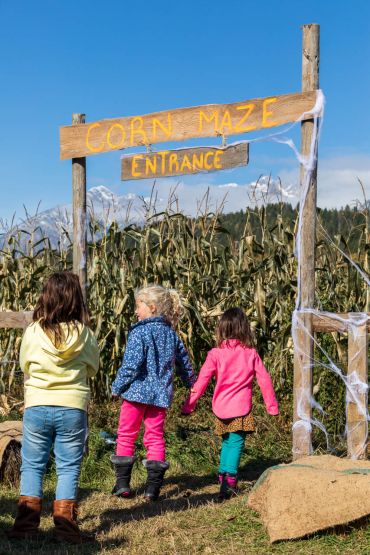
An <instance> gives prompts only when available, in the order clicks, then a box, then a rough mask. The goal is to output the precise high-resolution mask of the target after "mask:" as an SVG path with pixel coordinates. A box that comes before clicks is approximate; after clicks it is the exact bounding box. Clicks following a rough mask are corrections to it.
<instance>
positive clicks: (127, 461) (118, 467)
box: [110, 455, 135, 497]
mask: <svg viewBox="0 0 370 555" xmlns="http://www.w3.org/2000/svg"><path fill="white" fill-rule="evenodd" d="M110 460H111V462H112V463H113V465H114V470H115V472H116V483H115V485H114V487H113V490H112V493H113V495H116V496H117V497H130V495H131V490H130V479H131V471H132V467H133V465H134V462H135V457H120V456H118V455H111V457H110Z"/></svg>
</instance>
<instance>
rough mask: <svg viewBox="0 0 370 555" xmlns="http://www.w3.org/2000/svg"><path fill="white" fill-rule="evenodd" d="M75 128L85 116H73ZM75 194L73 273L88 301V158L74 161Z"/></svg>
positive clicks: (73, 189)
mask: <svg viewBox="0 0 370 555" xmlns="http://www.w3.org/2000/svg"><path fill="white" fill-rule="evenodd" d="M72 121H73V126H75V125H78V124H81V123H84V122H85V114H73V116H72ZM72 193H73V272H74V273H75V274H77V275H78V277H79V279H80V284H81V288H82V293H83V295H84V298H85V300H86V282H87V261H86V260H87V256H86V253H87V227H86V158H73V160H72Z"/></svg>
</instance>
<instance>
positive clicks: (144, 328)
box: [112, 316, 195, 408]
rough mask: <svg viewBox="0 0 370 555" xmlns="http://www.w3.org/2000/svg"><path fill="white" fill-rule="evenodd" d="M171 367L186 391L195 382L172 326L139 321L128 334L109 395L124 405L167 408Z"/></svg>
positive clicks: (153, 320) (157, 321)
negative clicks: (132, 404) (118, 397)
mask: <svg viewBox="0 0 370 555" xmlns="http://www.w3.org/2000/svg"><path fill="white" fill-rule="evenodd" d="M174 366H176V368H177V370H178V374H179V376H180V378H181V380H182V381H183V382H184V384H185V385H186V386H187V387H189V388H190V387H191V386H192V385H193V383H194V381H195V376H194V373H193V369H192V366H191V364H190V361H189V357H188V353H187V352H186V349H185V347H184V344H183V343H182V341H181V339H180V338H179V337H178V336H177V334H176V332H175V331H174V329H173V328H172V326H171V325H170V324H169V323H168V322H167V321H166V320H165V318H163V317H162V316H157V317H154V318H146V319H145V320H141V321H140V322H138V323H137V324H134V325H133V326H131V328H130V330H129V334H128V338H127V345H126V350H125V353H124V356H123V362H122V366H121V368H120V369H119V370H118V373H117V376H116V379H115V380H114V382H113V384H112V393H113V395H119V396H121V397H122V398H123V399H126V400H127V401H135V402H137V403H145V404H147V405H155V406H157V407H164V408H168V407H169V406H170V405H171V402H172V397H173V372H174Z"/></svg>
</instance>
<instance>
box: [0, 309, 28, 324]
mask: <svg viewBox="0 0 370 555" xmlns="http://www.w3.org/2000/svg"><path fill="white" fill-rule="evenodd" d="M32 314H33V311H20V312H16V311H10V310H9V311H7V310H1V311H0V328H25V327H27V326H28V324H30V323H31V322H32Z"/></svg>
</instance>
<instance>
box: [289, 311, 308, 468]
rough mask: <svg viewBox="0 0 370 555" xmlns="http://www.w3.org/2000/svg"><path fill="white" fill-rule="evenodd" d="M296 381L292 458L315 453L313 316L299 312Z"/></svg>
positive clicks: (295, 360) (297, 321)
mask: <svg viewBox="0 0 370 555" xmlns="http://www.w3.org/2000/svg"><path fill="white" fill-rule="evenodd" d="M293 326H294V330H293V334H294V378H293V411H294V413H293V459H298V458H299V457H302V456H303V454H305V455H310V454H311V453H312V445H311V424H310V420H311V415H312V408H311V396H312V355H311V350H312V340H311V337H310V335H309V334H308V333H307V331H308V332H309V333H310V330H312V317H311V314H310V313H303V312H298V313H296V318H295V320H293Z"/></svg>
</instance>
